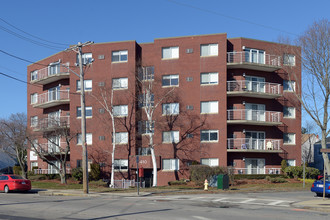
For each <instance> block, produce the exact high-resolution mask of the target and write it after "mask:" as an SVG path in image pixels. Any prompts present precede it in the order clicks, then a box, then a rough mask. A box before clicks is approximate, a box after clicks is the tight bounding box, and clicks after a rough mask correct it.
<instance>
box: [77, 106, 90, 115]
mask: <svg viewBox="0 0 330 220" xmlns="http://www.w3.org/2000/svg"><path fill="white" fill-rule="evenodd" d="M85 115H86V117H92V116H93V110H92V107H91V106H88V107H85ZM77 117H81V107H77Z"/></svg>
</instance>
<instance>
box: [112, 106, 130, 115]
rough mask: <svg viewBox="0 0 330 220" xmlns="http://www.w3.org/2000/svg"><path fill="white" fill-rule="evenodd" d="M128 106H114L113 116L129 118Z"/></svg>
mask: <svg viewBox="0 0 330 220" xmlns="http://www.w3.org/2000/svg"><path fill="white" fill-rule="evenodd" d="M127 114H128V105H115V106H113V115H114V116H115V117H122V116H127Z"/></svg>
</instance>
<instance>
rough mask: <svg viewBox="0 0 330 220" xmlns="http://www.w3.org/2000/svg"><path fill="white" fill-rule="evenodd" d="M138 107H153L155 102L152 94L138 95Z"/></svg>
mask: <svg viewBox="0 0 330 220" xmlns="http://www.w3.org/2000/svg"><path fill="white" fill-rule="evenodd" d="M138 101H139V107H140V108H144V107H148V106H154V104H155V100H154V94H150V95H148V94H146V93H144V94H140V95H139V100H138Z"/></svg>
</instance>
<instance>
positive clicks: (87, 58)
mask: <svg viewBox="0 0 330 220" xmlns="http://www.w3.org/2000/svg"><path fill="white" fill-rule="evenodd" d="M81 60H82V64H83V65H86V64H90V63H92V62H93V56H92V53H83V54H82V55H81ZM76 63H78V64H79V55H78V54H77V62H76Z"/></svg>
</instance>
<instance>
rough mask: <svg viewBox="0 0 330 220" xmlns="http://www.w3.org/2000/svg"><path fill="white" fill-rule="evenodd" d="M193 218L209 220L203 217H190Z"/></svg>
mask: <svg viewBox="0 0 330 220" xmlns="http://www.w3.org/2000/svg"><path fill="white" fill-rule="evenodd" d="M191 217H193V218H197V219H200V220H209V218H205V217H202V216H191Z"/></svg>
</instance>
